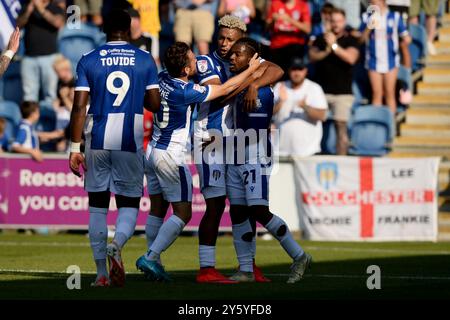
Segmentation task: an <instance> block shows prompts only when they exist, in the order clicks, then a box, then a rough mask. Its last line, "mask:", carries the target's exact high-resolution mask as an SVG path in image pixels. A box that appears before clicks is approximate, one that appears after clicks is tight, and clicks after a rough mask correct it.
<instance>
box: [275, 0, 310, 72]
mask: <svg viewBox="0 0 450 320" xmlns="http://www.w3.org/2000/svg"><path fill="white" fill-rule="evenodd" d="M267 23H268V25H269V27H270V30H271V44H270V48H271V53H272V59H273V62H274V63H276V64H278V65H279V66H280V67H281V68H283V70H286V69H287V68H288V65H289V59H290V58H292V57H300V58H302V57H303V56H304V54H305V45H306V37H307V35H308V34H309V33H310V32H311V28H312V27H311V17H310V13H309V5H308V3H307V2H306V1H304V0H273V1H272V3H271V5H270V9H269V12H268V17H267Z"/></svg>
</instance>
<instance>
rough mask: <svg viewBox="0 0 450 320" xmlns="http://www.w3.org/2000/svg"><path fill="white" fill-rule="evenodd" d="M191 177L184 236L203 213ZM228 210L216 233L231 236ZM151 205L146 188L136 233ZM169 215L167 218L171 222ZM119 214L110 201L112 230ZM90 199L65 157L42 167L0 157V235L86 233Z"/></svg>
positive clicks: (50, 159)
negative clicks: (12, 231)
mask: <svg viewBox="0 0 450 320" xmlns="http://www.w3.org/2000/svg"><path fill="white" fill-rule="evenodd" d="M190 168H191V172H192V176H193V184H194V186H193V197H192V219H191V221H190V222H189V224H188V225H187V226H186V230H197V228H198V226H199V224H200V220H201V218H202V216H203V214H204V212H205V208H206V206H205V201H204V199H203V196H202V194H201V193H200V189H199V179H198V174H197V171H196V169H195V166H194V165H193V164H192V165H190ZM228 209H229V206H228V205H227V207H226V209H225V213H224V215H223V218H222V221H221V224H220V227H221V230H231V221H230V216H229V214H228ZM149 211H150V200H149V198H148V193H147V188H146V187H145V191H144V196H143V197H142V199H141V206H140V212H139V215H138V220H137V226H136V229H139V230H143V229H144V227H145V223H146V219H147V215H148V212H149ZM170 213H171V209H169V214H168V215H167V217H166V218H168V217H169V216H170ZM116 217H117V209H116V206H115V201H114V197H112V198H111V204H110V213H109V214H108V225H110V226H114V225H115V221H116ZM88 223H89V213H88V197H87V193H86V192H85V191H84V190H83V179H82V178H78V177H76V176H75V175H73V174H72V173H71V171H70V169H69V163H68V157H67V156H61V155H58V156H47V157H46V158H45V160H44V161H43V162H42V163H38V162H35V161H33V160H31V159H30V158H28V157H25V156H20V155H11V154H2V155H0V229H1V228H38V227H49V228H57V229H87V228H88Z"/></svg>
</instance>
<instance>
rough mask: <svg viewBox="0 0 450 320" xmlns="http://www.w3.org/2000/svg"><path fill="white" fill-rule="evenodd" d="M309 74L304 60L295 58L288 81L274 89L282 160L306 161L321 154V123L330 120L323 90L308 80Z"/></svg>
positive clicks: (274, 112)
mask: <svg viewBox="0 0 450 320" xmlns="http://www.w3.org/2000/svg"><path fill="white" fill-rule="evenodd" d="M307 73H308V70H307V68H306V65H305V64H304V63H303V61H302V59H299V58H294V60H293V61H292V63H291V66H290V68H289V80H287V81H284V82H279V83H277V85H276V86H275V88H274V96H275V107H274V110H273V117H272V121H273V124H274V125H275V127H276V128H277V129H279V130H280V141H279V153H280V155H281V156H288V155H289V156H301V157H307V156H311V155H314V154H316V153H318V152H320V151H321V150H320V141H321V140H322V122H323V121H325V120H326V118H327V110H328V104H327V100H326V98H325V93H324V92H323V90H322V88H321V87H320V86H319V85H318V84H317V83H315V82H313V81H311V80H308V79H306V75H307Z"/></svg>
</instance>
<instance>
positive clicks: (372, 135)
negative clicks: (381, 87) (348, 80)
mask: <svg viewBox="0 0 450 320" xmlns="http://www.w3.org/2000/svg"><path fill="white" fill-rule="evenodd" d="M393 138H394V117H393V115H392V112H391V111H390V110H389V108H388V107H375V106H364V107H360V108H356V109H355V113H354V114H353V117H352V119H351V121H350V141H351V146H350V149H349V153H350V154H353V155H359V156H383V155H385V154H386V153H388V151H389V143H390V142H391V141H392V140H393Z"/></svg>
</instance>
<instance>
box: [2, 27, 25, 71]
mask: <svg viewBox="0 0 450 320" xmlns="http://www.w3.org/2000/svg"><path fill="white" fill-rule="evenodd" d="M19 44H20V31H19V28H18V27H16V28H15V29H14V31H13V33H12V34H11V37H10V38H9V42H8V46H7V47H6V51H5V53H3V54H2V55H1V56H0V77H1V76H2V75H3V74H4V73H5V71H6V69H8V66H9V63H10V62H11V60H12V58H13V57H14V55H15V54H16V53H17V50H19Z"/></svg>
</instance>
